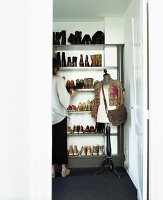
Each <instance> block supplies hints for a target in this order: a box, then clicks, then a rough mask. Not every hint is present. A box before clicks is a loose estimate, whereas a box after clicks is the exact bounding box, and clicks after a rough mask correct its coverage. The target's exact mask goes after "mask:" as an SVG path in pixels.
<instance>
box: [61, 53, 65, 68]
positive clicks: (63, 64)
mask: <svg viewBox="0 0 163 200" xmlns="http://www.w3.org/2000/svg"><path fill="white" fill-rule="evenodd" d="M61 66H62V67H66V58H65V52H62V62H61Z"/></svg>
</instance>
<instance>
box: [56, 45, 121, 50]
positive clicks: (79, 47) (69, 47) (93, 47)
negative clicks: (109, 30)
mask: <svg viewBox="0 0 163 200" xmlns="http://www.w3.org/2000/svg"><path fill="white" fill-rule="evenodd" d="M118 46H121V47H123V46H124V44H73V45H70V44H68V45H53V48H54V49H55V50H58V51H59V50H97V49H98V50H104V49H105V48H106V47H118Z"/></svg>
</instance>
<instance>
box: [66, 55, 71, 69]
mask: <svg viewBox="0 0 163 200" xmlns="http://www.w3.org/2000/svg"><path fill="white" fill-rule="evenodd" d="M67 67H71V57H67Z"/></svg>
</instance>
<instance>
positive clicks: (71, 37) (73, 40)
mask: <svg viewBox="0 0 163 200" xmlns="http://www.w3.org/2000/svg"><path fill="white" fill-rule="evenodd" d="M68 42H69V43H70V44H75V35H74V34H72V33H70V35H69V37H68Z"/></svg>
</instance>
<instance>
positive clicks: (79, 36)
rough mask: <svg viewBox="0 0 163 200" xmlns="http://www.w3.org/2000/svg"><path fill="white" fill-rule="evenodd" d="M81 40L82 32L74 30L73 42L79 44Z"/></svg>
mask: <svg viewBox="0 0 163 200" xmlns="http://www.w3.org/2000/svg"><path fill="white" fill-rule="evenodd" d="M81 41H82V32H81V31H75V44H81Z"/></svg>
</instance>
